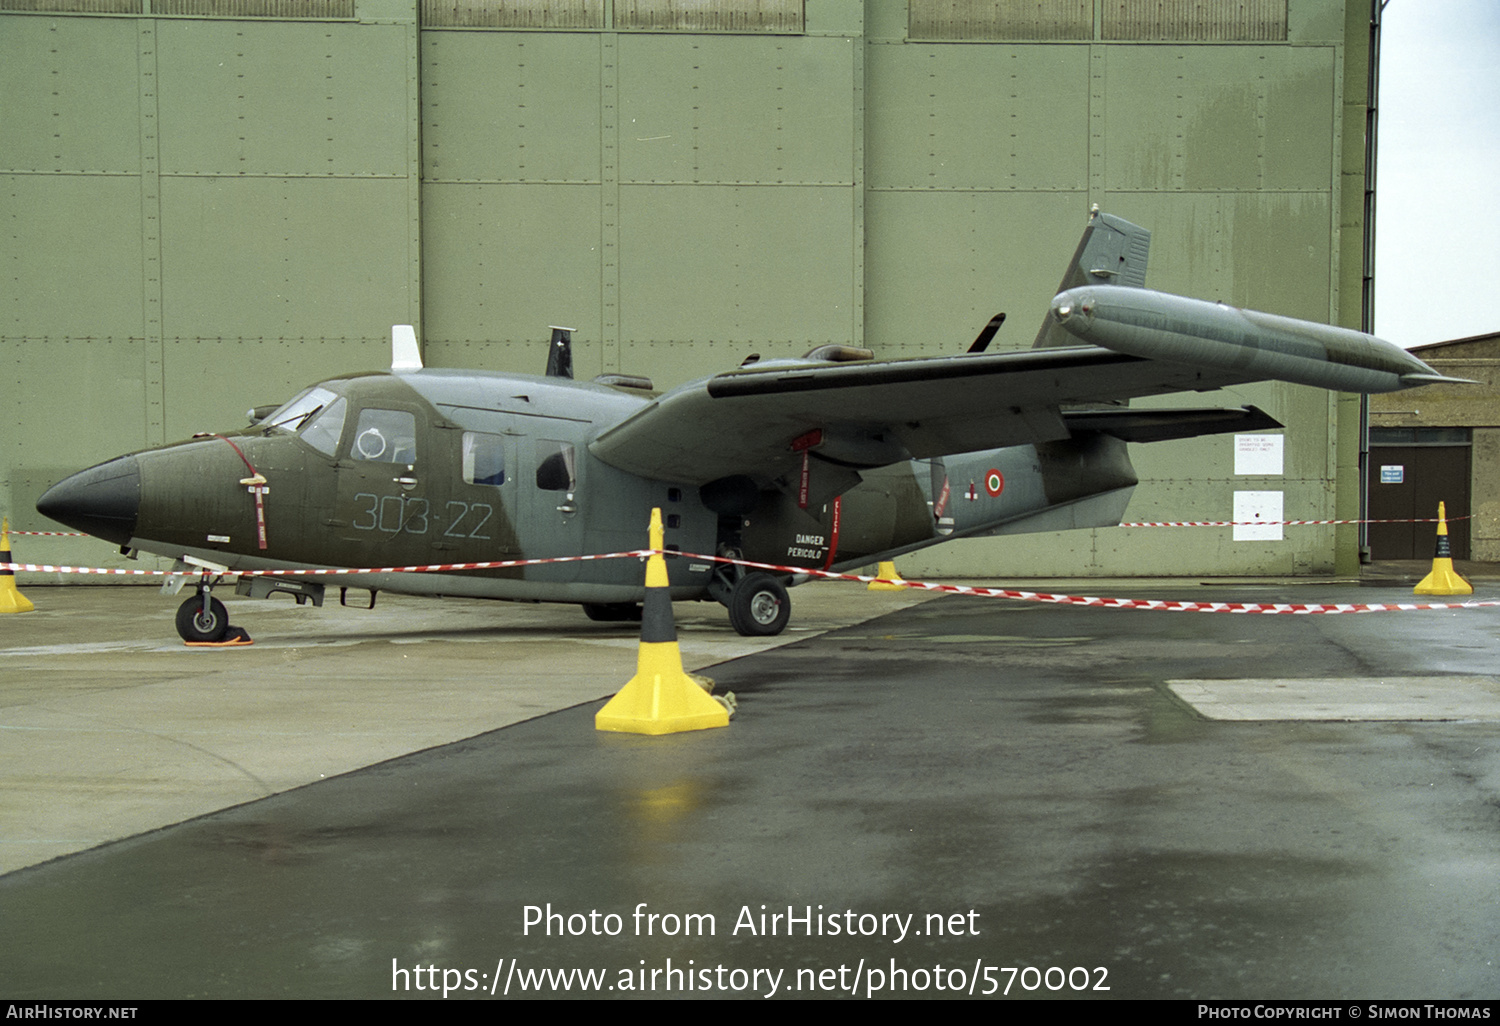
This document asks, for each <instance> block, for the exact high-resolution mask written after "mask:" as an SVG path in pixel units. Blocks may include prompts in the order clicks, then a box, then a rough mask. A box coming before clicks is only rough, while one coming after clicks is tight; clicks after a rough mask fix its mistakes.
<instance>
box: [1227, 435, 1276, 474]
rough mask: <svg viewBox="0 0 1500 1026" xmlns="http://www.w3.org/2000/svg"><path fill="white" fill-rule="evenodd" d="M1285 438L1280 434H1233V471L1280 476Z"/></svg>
mask: <svg viewBox="0 0 1500 1026" xmlns="http://www.w3.org/2000/svg"><path fill="white" fill-rule="evenodd" d="M1285 442H1286V439H1285V438H1284V436H1282V435H1235V436H1234V472H1235V473H1236V474H1255V475H1259V476H1280V475H1281V474H1282V473H1284V471H1283V469H1282V468H1283V464H1284V460H1283V458H1282V453H1283V452H1284V445H1285Z"/></svg>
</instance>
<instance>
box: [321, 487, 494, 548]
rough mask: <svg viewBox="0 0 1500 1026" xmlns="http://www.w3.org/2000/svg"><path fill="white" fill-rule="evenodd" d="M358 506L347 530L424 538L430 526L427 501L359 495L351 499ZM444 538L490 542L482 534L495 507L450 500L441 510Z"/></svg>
mask: <svg viewBox="0 0 1500 1026" xmlns="http://www.w3.org/2000/svg"><path fill="white" fill-rule="evenodd" d="M354 500H355V502H357V503H359V504H360V508H359V509H358V510H356V515H355V516H354V518H353V519H351V520H350V521H349V526H350V527H352V528H354V529H355V530H356V531H382V532H384V533H386V534H403V533H404V534H426V533H427V532H428V531H429V530H431V528H432V526H433V522H432V521H433V518H432V515H431V513H432V507H431V505H430V504H429V503H428V501H427V500H426V499H422V498H416V497H414V496H407V495H376V494H375V493H374V492H359V493H358V494H356V495H355V496H354ZM443 513H444V516H443V520H442V521H440V523H441V522H446V523H447V527H446V528H444V529H443V537H445V538H476V539H479V540H482V541H488V540H490V536H489V535H488V534H485V533H482V530H483V528H484V526H485V525H486V524H488V523H489V522H490V519H491V518H492V517H493V516H494V515H495V507H494V506H491V505H490V504H489V503H487V502H460V501H459V500H457V499H452V500H449V502H448V504H447V505H446V506H445V507H444V508H443Z"/></svg>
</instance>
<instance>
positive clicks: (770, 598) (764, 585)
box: [729, 573, 792, 638]
mask: <svg viewBox="0 0 1500 1026" xmlns="http://www.w3.org/2000/svg"><path fill="white" fill-rule="evenodd" d="M791 618H792V600H791V598H789V597H788V596H787V593H786V585H784V584H782V583H781V582H780V581H779V580H777V579H776V578H775V577H772V576H771V575H770V574H763V573H753V574H746V575H745V576H744V577H742V578H741V579H740V581H739V583H737V584H736V585H735V586H734V590H732V591H731V592H730V593H729V623H730V626H732V627H733V628H734V629H735V631H737V632H738V633H739V634H740V635H741V636H743V637H746V638H769V637H773V636H775V635H777V634H780V633H781V632H782V631H783V630H785V629H786V625H787V623H788V622H789V621H790V620H791Z"/></svg>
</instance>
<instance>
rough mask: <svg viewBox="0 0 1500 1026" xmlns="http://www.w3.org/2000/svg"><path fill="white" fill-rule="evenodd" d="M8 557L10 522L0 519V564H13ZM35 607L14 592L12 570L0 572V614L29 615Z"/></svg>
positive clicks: (14, 576)
mask: <svg viewBox="0 0 1500 1026" xmlns="http://www.w3.org/2000/svg"><path fill="white" fill-rule="evenodd" d="M13 562H15V560H13V559H11V556H10V520H9V519H8V518H5V517H0V563H13ZM35 608H36V606H34V605H32V604H31V600H30V599H28V598H27V597H26V596H25V595H22V594H21V593H20V592H19V591H18V590H16V574H15V571H14V570H0V613H29V612H31V611H32V610H33V609H35Z"/></svg>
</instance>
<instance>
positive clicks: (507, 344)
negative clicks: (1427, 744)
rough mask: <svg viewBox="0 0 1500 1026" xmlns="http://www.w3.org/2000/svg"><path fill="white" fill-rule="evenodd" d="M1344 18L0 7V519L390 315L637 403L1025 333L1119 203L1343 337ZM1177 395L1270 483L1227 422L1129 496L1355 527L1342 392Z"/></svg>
mask: <svg viewBox="0 0 1500 1026" xmlns="http://www.w3.org/2000/svg"><path fill="white" fill-rule="evenodd" d="M1347 7H1348V9H1346V4H1345V3H1344V2H1343V0H1234V2H1229V0H1210V2H1207V3H1202V4H1189V5H1174V4H1167V5H1162V4H1158V3H1154V2H1153V3H1147V2H1145V0H1038V2H1037V3H1036V4H1025V5H1014V4H1011V5H1006V4H999V3H996V2H993V0H949V2H943V3H939V2H937V0H909V2H902V0H805V3H804V2H801V0H704V2H701V3H694V4H684V3H676V4H671V3H667V2H666V0H505V2H502V0H299V2H297V3H290V2H288V0H0V12H6V13H0V89H3V96H4V98H5V102H4V104H3V107H0V226H3V227H0V233H3V238H4V240H5V242H4V250H3V257H0V259H3V260H4V264H5V273H4V274H0V366H5V367H7V368H8V369H9V370H10V371H11V377H12V380H14V381H15V382H17V383H18V385H17V387H16V389H15V390H14V393H13V401H12V402H11V403H10V404H8V408H7V410H6V411H5V414H4V415H3V420H0V423H3V424H4V428H3V431H4V435H5V437H4V445H3V446H0V506H3V508H4V509H5V510H6V511H7V512H8V513H9V515H10V516H11V517H12V519H13V521H14V523H15V525H16V526H17V527H19V528H30V529H46V527H47V526H48V525H46V524H45V523H39V520H40V518H39V517H37V515H36V514H35V513H34V512H33V511H32V506H33V503H34V502H35V499H36V497H37V496H38V495H39V494H40V492H41V491H42V490H43V489H44V488H45V487H46V486H47V485H48V484H49V483H51V482H52V481H54V480H56V479H57V478H59V477H61V476H63V475H64V474H65V473H67V472H70V471H72V470H75V469H77V468H78V467H81V466H84V465H87V464H89V463H92V462H97V461H98V460H101V459H104V458H106V457H108V456H110V455H114V454H116V453H118V452H120V451H123V450H127V449H132V448H139V447H142V446H146V445H152V444H157V443H160V442H164V441H168V440H171V439H174V438H178V437H182V436H185V435H188V434H190V433H192V432H194V431H197V430H205V429H221V430H222V429H226V428H229V427H232V426H235V425H237V424H239V423H241V421H240V419H239V418H240V417H241V415H242V411H243V410H245V409H246V408H248V407H250V406H252V405H258V404H263V403H267V402H274V401H278V400H279V399H281V398H284V397H286V396H287V395H289V394H290V393H291V391H293V390H294V389H295V388H297V387H300V386H301V385H303V384H306V383H308V382H309V381H312V380H316V379H317V378H319V377H324V376H329V375H332V374H335V373H338V372H341V371H347V370H350V369H354V368H361V367H364V368H368V367H379V366H384V365H385V364H386V362H387V359H388V342H387V338H388V330H389V325H390V324H392V323H396V322H412V323H416V324H418V325H419V326H420V327H419V333H420V335H421V337H422V339H423V345H424V348H425V352H426V358H427V361H428V363H429V364H430V365H434V366H448V367H475V368H486V369H508V370H517V371H528V372H533V373H534V372H538V371H539V369H540V367H541V365H542V363H543V360H544V352H545V339H546V335H547V330H546V329H547V325H549V324H559V323H561V324H569V325H571V326H573V327H575V328H576V329H577V334H576V336H575V338H576V340H577V341H576V347H577V348H576V354H575V362H576V364H577V367H578V372H579V374H580V376H583V375H586V374H593V373H599V372H601V371H606V370H610V371H613V370H623V371H627V372H632V373H642V374H647V375H650V376H651V377H653V378H654V379H655V381H656V383H657V385H658V386H659V387H662V386H667V387H670V386H672V385H675V384H679V383H681V382H683V381H686V380H689V379H691V378H693V377H697V376H701V375H705V374H710V373H713V372H716V371H719V370H722V369H726V368H729V367H733V366H735V365H737V364H738V363H739V362H740V360H741V359H743V358H744V356H746V355H747V354H748V353H750V352H760V353H761V354H762V355H764V356H772V355H800V354H801V353H803V352H805V351H806V350H807V349H809V348H811V347H812V346H814V345H818V344H821V343H825V342H849V343H856V344H863V345H867V346H869V347H871V348H873V349H875V350H876V352H877V354H879V355H882V356H909V355H918V354H937V353H952V352H959V351H962V349H963V348H964V347H966V346H967V344H968V342H969V341H970V340H971V339H972V338H973V336H974V335H975V334H976V333H977V331H978V330H979V328H980V327H981V326H982V325H983V324H984V323H985V322H986V321H987V320H988V319H989V317H990V316H991V315H992V314H993V313H995V312H997V311H1000V310H1004V311H1007V312H1008V313H1009V314H1010V318H1011V319H1010V321H1009V323H1008V324H1007V326H1006V328H1005V329H1003V330H1002V332H1001V335H1000V337H999V339H998V340H997V342H996V345H997V346H1008V347H1011V348H1024V347H1026V346H1028V345H1029V344H1030V342H1031V338H1032V336H1033V335H1034V333H1035V326H1036V324H1037V323H1038V322H1039V319H1040V317H1041V315H1042V312H1043V311H1044V309H1045V307H1046V303H1047V301H1048V299H1050V297H1051V295H1052V293H1053V291H1054V289H1055V287H1056V285H1057V282H1058V279H1059V277H1060V275H1061V271H1062V268H1063V266H1064V264H1065V263H1066V261H1067V259H1068V257H1069V256H1070V255H1071V253H1072V250H1073V247H1074V245H1075V244H1076V241H1077V238H1078V235H1079V233H1080V231H1081V230H1082V227H1083V224H1084V222H1085V220H1086V217H1087V213H1088V210H1089V207H1090V205H1091V204H1093V203H1098V204H1099V205H1100V206H1102V207H1103V208H1104V209H1106V210H1109V211H1110V212H1112V213H1116V214H1119V215H1121V216H1123V217H1126V218H1129V219H1131V220H1135V221H1137V222H1139V223H1141V224H1143V225H1145V226H1147V227H1149V228H1150V229H1151V230H1152V232H1153V247H1152V255H1151V262H1150V272H1149V282H1150V284H1151V285H1152V286H1153V287H1155V288H1160V289H1163V290H1167V291H1173V292H1182V293H1185V294H1189V295H1194V296H1199V297H1204V298H1222V299H1225V300H1226V301H1229V302H1232V303H1236V304H1241V305H1248V306H1253V307H1256V308H1259V309H1264V310H1270V311H1273V312H1277V313H1283V314H1288V315H1292V316H1298V317H1305V318H1310V319H1316V320H1330V321H1337V322H1341V323H1346V324H1354V325H1356V326H1357V323H1358V312H1357V311H1358V306H1359V289H1358V283H1359V275H1360V264H1359V243H1360V228H1361V221H1360V218H1361V216H1362V215H1361V200H1362V189H1363V177H1362V168H1363V149H1362V145H1363V115H1364V106H1363V99H1364V76H1365V64H1364V61H1365V45H1366V32H1367V13H1368V12H1367V11H1366V10H1365V8H1364V7H1363V6H1362V5H1361V3H1360V2H1359V0H1349V3H1348V4H1347ZM1017 10H1021V11H1022V13H1021V14H1015V13H1013V12H1015V11H1017ZM1163 12H1165V13H1163ZM1195 12H1196V13H1195ZM1210 398H1211V399H1216V398H1223V399H1224V400H1225V401H1226V402H1227V403H1233V404H1238V403H1241V402H1253V403H1256V404H1258V405H1261V406H1262V407H1264V408H1266V409H1267V410H1268V411H1270V412H1271V413H1272V414H1273V415H1275V416H1277V417H1278V418H1280V419H1281V420H1283V421H1284V422H1285V423H1286V424H1287V431H1286V461H1285V468H1284V473H1283V474H1282V475H1271V476H1263V477H1245V476H1236V475H1234V474H1233V473H1232V470H1233V459H1232V454H1233V447H1234V440H1233V439H1232V438H1227V437H1226V438H1213V439H1199V440H1193V441H1187V442H1176V443H1164V444H1160V445H1157V446H1150V447H1136V448H1135V449H1134V458H1135V461H1136V465H1137V468H1138V470H1139V471H1140V473H1141V477H1142V485H1141V487H1140V488H1139V489H1138V490H1137V494H1136V499H1135V501H1134V503H1133V504H1132V508H1131V511H1130V517H1131V519H1134V520H1199V519H1203V520H1224V519H1228V518H1229V516H1230V514H1231V510H1232V508H1233V499H1234V493H1235V492H1237V491H1244V490H1266V491H1280V492H1284V509H1285V512H1286V516H1287V517H1288V518H1296V519H1326V518H1331V517H1334V516H1353V515H1355V514H1354V512H1353V508H1354V507H1353V506H1351V504H1350V502H1351V497H1352V496H1353V494H1354V492H1353V491H1352V490H1350V489H1352V487H1353V485H1352V483H1351V482H1352V478H1353V476H1354V475H1353V470H1352V467H1353V464H1354V461H1355V453H1354V452H1353V451H1352V450H1353V446H1352V445H1351V444H1349V443H1350V442H1351V441H1352V440H1353V438H1354V430H1353V428H1352V426H1351V423H1350V420H1349V417H1348V416H1346V415H1345V414H1346V413H1347V411H1348V410H1349V409H1351V406H1350V404H1349V403H1347V402H1344V401H1341V400H1340V399H1339V398H1337V397H1333V396H1330V395H1328V394H1327V393H1323V392H1320V391H1317V390H1314V389H1307V388H1301V387H1298V386H1281V385H1267V386H1259V387H1252V388H1245V389H1239V390H1235V392H1234V394H1232V395H1228V396H1224V397H1210ZM1344 464H1347V465H1348V467H1349V468H1350V469H1348V470H1347V471H1346V472H1345V474H1344V475H1343V478H1342V479H1340V480H1339V483H1338V485H1337V487H1336V485H1335V478H1336V475H1335V469H1336V466H1342V465H1344ZM1344 491H1348V493H1349V494H1348V495H1345V494H1344ZM26 544H27V552H28V556H27V558H28V559H36V560H44V559H45V560H49V561H56V562H79V561H81V557H80V556H79V549H78V544H79V543H77V542H70V541H48V540H42V539H28V541H27V543H26ZM1353 559H1354V540H1353V535H1352V532H1350V533H1348V534H1347V536H1346V535H1345V534H1343V533H1337V534H1336V532H1335V530H1334V529H1332V528H1290V529H1288V533H1287V536H1286V539H1285V540H1283V541H1266V542H1234V541H1232V540H1231V538H1230V535H1229V532H1228V531H1227V530H1217V529H1204V530H1194V531H1166V530H1147V529H1141V530H1129V529H1112V530H1106V531H1088V532H1072V533H1067V534H1059V535H1036V536H1023V537H1020V538H1010V539H1000V540H993V541H971V542H963V543H959V544H957V545H952V546H945V547H939V548H937V549H934V550H930V551H929V552H926V553H918V554H914V555H913V556H910V557H907V561H904V562H903V564H902V565H903V568H904V569H906V572H908V573H921V574H975V573H985V574H994V575H1018V574H1059V573H1066V574H1077V573H1089V574H1130V573H1161V572H1167V573H1192V574H1216V573H1217V574H1242V573H1276V574H1285V573H1303V572H1311V573H1318V572H1329V571H1331V570H1333V569H1335V567H1336V564H1339V563H1340V561H1342V562H1343V564H1344V567H1343V568H1344V569H1347V568H1349V566H1350V565H1352V560H1353ZM90 560H91V561H93V560H92V557H90Z"/></svg>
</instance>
